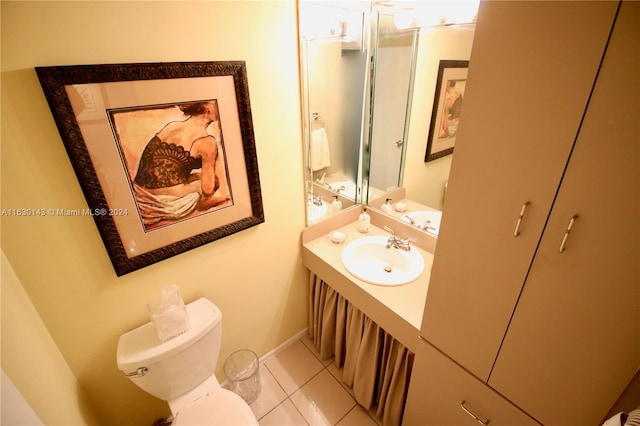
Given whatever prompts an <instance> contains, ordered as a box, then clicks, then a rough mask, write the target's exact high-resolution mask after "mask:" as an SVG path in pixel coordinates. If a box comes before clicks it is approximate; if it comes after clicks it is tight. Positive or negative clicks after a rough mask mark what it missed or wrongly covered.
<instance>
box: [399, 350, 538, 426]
mask: <svg viewBox="0 0 640 426" xmlns="http://www.w3.org/2000/svg"><path fill="white" fill-rule="evenodd" d="M463 403H464V405H463ZM463 407H464V408H463ZM465 410H468V411H469V412H468V413H467V412H466V411H465ZM472 415H475V416H476V417H477V418H478V420H476V419H474V417H472ZM478 422H484V423H485V424H489V423H490V424H491V425H509V426H513V425H519V426H525V425H538V423H537V422H536V421H534V420H533V419H532V418H531V417H529V416H527V415H526V414H525V413H523V412H522V411H521V410H519V409H518V408H517V407H515V406H514V405H512V404H511V403H509V401H507V400H506V399H504V398H502V397H501V396H500V395H498V394H497V393H496V392H495V391H493V390H492V389H490V388H489V387H488V386H487V385H485V384H484V383H482V382H481V381H479V380H478V379H476V378H475V377H473V376H472V375H471V374H469V373H467V372H466V371H465V370H464V369H462V368H461V367H459V366H458V365H456V364H455V363H454V362H453V361H451V360H450V359H448V358H447V357H446V356H444V355H443V354H442V353H440V352H439V351H438V350H437V349H435V348H434V347H433V346H431V345H430V344H429V343H427V342H426V341H424V340H422V339H420V342H419V343H418V348H417V350H416V358H415V364H414V369H413V373H412V375H411V383H410V385H409V396H408V398H407V404H406V408H405V413H404V418H403V421H402V424H403V425H404V426H427V425H439V426H443V425H456V426H464V425H468V426H478Z"/></svg>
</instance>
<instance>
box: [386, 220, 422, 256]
mask: <svg viewBox="0 0 640 426" xmlns="http://www.w3.org/2000/svg"><path fill="white" fill-rule="evenodd" d="M384 229H385V231H387V232H388V233H390V234H391V235H390V236H389V239H388V240H387V248H391V247H393V248H395V249H399V250H404V251H409V250H411V243H412V242H414V243H415V242H416V239H415V238H405V239H402V238H400V237H396V234H395V232H393V229H391V228H389V227H388V226H385V227H384Z"/></svg>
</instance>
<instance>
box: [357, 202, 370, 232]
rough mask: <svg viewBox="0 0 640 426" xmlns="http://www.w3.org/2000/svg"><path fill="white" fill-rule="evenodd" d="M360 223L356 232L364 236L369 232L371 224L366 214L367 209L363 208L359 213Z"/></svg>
mask: <svg viewBox="0 0 640 426" xmlns="http://www.w3.org/2000/svg"><path fill="white" fill-rule="evenodd" d="M358 221H359V222H360V223H359V224H358V232H360V233H363V234H366V233H367V232H369V225H370V224H371V217H370V216H369V213H367V208H366V207H365V208H364V210H363V211H362V213H360V217H359V218H358Z"/></svg>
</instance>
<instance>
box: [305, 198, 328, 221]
mask: <svg viewBox="0 0 640 426" xmlns="http://www.w3.org/2000/svg"><path fill="white" fill-rule="evenodd" d="M328 211H329V205H328V204H327V203H325V202H324V201H322V202H321V204H320V205H319V206H316V205H315V204H313V203H310V206H309V210H308V211H307V216H308V219H309V222H317V221H319V220H320V219H322V218H323V217H325V215H326V214H327V212H328Z"/></svg>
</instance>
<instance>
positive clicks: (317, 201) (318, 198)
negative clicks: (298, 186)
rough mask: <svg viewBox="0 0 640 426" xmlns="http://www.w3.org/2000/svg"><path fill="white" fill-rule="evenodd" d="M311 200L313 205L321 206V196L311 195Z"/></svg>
mask: <svg viewBox="0 0 640 426" xmlns="http://www.w3.org/2000/svg"><path fill="white" fill-rule="evenodd" d="M311 201H312V202H313V204H314V205H316V206H321V205H322V196H321V195H312V196H311Z"/></svg>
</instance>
